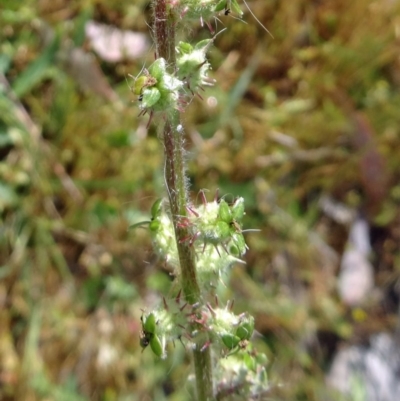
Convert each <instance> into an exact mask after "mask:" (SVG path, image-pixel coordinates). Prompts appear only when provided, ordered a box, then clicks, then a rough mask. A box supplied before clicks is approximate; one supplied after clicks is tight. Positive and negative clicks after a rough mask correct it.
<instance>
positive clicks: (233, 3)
mask: <svg viewBox="0 0 400 401" xmlns="http://www.w3.org/2000/svg"><path fill="white" fill-rule="evenodd" d="M230 9H232V10H233V11H234V12H235V13H237V14H239V15H240V16H242V15H243V11H242V10H241V8H240V6H239V4H238V2H237V0H221V1H220V2H219V3H218V4H217V5H216V6H215V11H217V12H218V11H222V10H230Z"/></svg>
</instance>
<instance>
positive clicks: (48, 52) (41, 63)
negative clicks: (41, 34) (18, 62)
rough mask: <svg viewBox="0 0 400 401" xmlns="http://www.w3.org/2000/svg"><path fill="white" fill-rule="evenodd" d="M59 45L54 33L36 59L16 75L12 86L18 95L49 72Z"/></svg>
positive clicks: (26, 91)
mask: <svg viewBox="0 0 400 401" xmlns="http://www.w3.org/2000/svg"><path fill="white" fill-rule="evenodd" d="M59 47H60V35H58V34H57V35H56V36H55V37H54V39H53V41H52V42H51V43H50V45H49V46H47V48H46V49H44V51H43V52H42V54H41V56H39V57H38V58H37V59H36V60H34V61H32V63H31V64H29V66H28V67H27V68H26V69H25V70H24V71H23V72H22V73H21V74H20V75H19V76H18V78H17V79H16V80H15V81H14V83H13V85H12V88H13V90H14V92H15V94H16V95H17V96H18V97H22V96H24V95H25V94H26V93H28V92H29V91H30V90H31V89H32V88H33V87H34V86H36V85H37V84H38V83H40V82H41V81H42V80H43V79H44V78H46V77H47V76H48V74H49V70H50V68H51V67H52V66H53V64H54V61H55V58H56V55H57V52H58V49H59Z"/></svg>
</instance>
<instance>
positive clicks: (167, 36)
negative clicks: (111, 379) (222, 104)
mask: <svg viewBox="0 0 400 401" xmlns="http://www.w3.org/2000/svg"><path fill="white" fill-rule="evenodd" d="M167 1H168V0H155V2H154V33H155V40H156V55H157V58H159V57H163V58H164V59H165V60H166V61H167V62H168V65H169V68H170V69H171V71H172V72H174V71H175V70H176V60H175V26H176V15H175V14H174V12H173V10H169V11H168V10H167ZM181 127H182V126H181V122H180V113H179V111H177V110H176V111H174V112H173V113H170V114H169V115H168V117H167V119H166V122H165V126H164V133H163V139H164V155H165V182H166V186H167V191H168V196H169V202H170V208H171V214H172V220H173V224H174V229H175V236H176V243H177V247H178V254H179V262H180V267H181V285H182V290H183V293H184V295H185V298H186V301H187V302H188V303H189V304H192V305H193V304H196V303H198V302H200V303H201V292H200V287H199V284H198V281H197V276H196V265H195V255H194V250H193V246H191V245H190V244H189V242H188V241H186V240H185V239H187V237H188V236H189V230H188V228H187V227H183V226H182V224H179V222H180V221H181V220H180V219H181V218H182V217H184V216H186V214H187V206H188V205H187V199H188V195H187V185H186V175H185V163H184V138H183V130H182V129H180V128H181ZM200 348H201V345H200V344H197V346H196V350H195V351H193V361H194V367H195V375H196V387H197V397H198V401H212V400H213V399H214V396H213V381H212V368H211V351H210V348H209V347H206V349H205V350H203V351H199V349H200Z"/></svg>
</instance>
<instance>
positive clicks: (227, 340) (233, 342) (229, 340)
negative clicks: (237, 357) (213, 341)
mask: <svg viewBox="0 0 400 401" xmlns="http://www.w3.org/2000/svg"><path fill="white" fill-rule="evenodd" d="M221 339H222V342H223V343H224V344H225V346H226V347H227V348H229V349H230V350H232V349H234V348H236V347H237V346H238V345H239V343H240V338H239V337H238V336H235V335H233V334H223V335H222V336H221Z"/></svg>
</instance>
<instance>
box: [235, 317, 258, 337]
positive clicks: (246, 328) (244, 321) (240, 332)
mask: <svg viewBox="0 0 400 401" xmlns="http://www.w3.org/2000/svg"><path fill="white" fill-rule="evenodd" d="M253 331H254V318H253V316H251V315H249V314H248V313H244V314H243V315H242V316H241V317H240V323H239V326H238V328H237V329H236V335H237V336H238V337H239V338H240V340H250V338H251V336H252V335H253Z"/></svg>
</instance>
